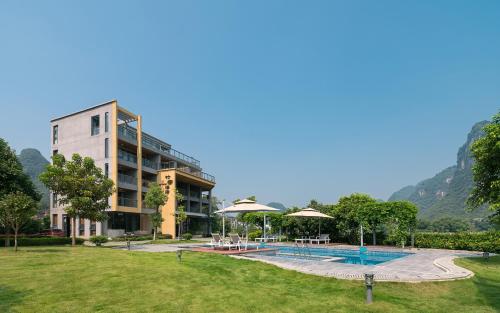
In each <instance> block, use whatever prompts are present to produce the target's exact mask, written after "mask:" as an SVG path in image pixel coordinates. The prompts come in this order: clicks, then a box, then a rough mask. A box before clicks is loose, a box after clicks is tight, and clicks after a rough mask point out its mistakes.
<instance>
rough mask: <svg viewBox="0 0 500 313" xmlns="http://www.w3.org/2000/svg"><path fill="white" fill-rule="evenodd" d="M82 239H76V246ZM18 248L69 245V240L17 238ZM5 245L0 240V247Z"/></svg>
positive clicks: (57, 238)
mask: <svg viewBox="0 0 500 313" xmlns="http://www.w3.org/2000/svg"><path fill="white" fill-rule="evenodd" d="M83 242H84V240H83V239H82V238H76V244H77V245H81V244H83ZM17 244H18V245H19V246H25V247H26V246H57V245H70V244H71V238H69V237H30V238H27V237H20V238H17ZM4 245H5V238H0V246H2V247H3V246H4ZM10 245H11V246H13V245H14V238H12V237H11V238H10Z"/></svg>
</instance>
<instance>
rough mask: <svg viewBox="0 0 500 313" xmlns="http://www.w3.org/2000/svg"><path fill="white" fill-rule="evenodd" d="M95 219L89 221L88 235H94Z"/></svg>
mask: <svg viewBox="0 0 500 313" xmlns="http://www.w3.org/2000/svg"><path fill="white" fill-rule="evenodd" d="M95 229H96V227H95V221H90V236H95Z"/></svg>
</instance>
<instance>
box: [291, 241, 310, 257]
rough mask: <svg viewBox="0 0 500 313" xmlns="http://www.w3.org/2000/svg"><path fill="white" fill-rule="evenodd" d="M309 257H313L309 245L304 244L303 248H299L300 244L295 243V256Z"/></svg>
mask: <svg viewBox="0 0 500 313" xmlns="http://www.w3.org/2000/svg"><path fill="white" fill-rule="evenodd" d="M308 255H309V257H311V249H309V246H308V245H307V243H303V244H302V245H301V246H299V244H298V243H295V246H294V247H293V256H294V257H296V256H299V257H301V256H304V257H307V256H308Z"/></svg>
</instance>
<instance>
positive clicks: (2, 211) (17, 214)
mask: <svg viewBox="0 0 500 313" xmlns="http://www.w3.org/2000/svg"><path fill="white" fill-rule="evenodd" d="M36 210H37V203H36V202H35V201H34V200H33V198H32V197H30V196H28V195H26V194H24V193H22V192H20V191H16V192H15V193H11V194H8V195H7V196H5V197H4V198H3V199H2V200H1V201H0V215H2V216H4V218H5V219H6V222H7V225H9V226H10V227H11V228H12V229H13V230H14V250H15V251H17V235H18V233H19V229H20V228H21V227H22V226H23V225H24V224H25V223H26V222H28V221H30V220H31V218H32V217H33V216H34V215H35V214H36Z"/></svg>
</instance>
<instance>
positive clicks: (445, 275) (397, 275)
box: [115, 243, 482, 283]
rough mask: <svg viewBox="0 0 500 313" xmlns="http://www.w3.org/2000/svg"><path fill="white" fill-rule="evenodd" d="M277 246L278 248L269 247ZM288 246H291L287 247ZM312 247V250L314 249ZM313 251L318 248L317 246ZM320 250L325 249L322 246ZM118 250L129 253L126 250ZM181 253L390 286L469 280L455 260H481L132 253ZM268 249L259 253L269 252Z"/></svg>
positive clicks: (442, 255)
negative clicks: (368, 278)
mask: <svg viewBox="0 0 500 313" xmlns="http://www.w3.org/2000/svg"><path fill="white" fill-rule="evenodd" d="M274 245H276V246H278V245H280V244H279V243H278V244H271V245H268V247H269V248H271V249H272V247H270V246H274ZM287 245H291V244H290V243H288V244H287ZM311 247H313V246H311ZM314 247H317V246H316V245H314ZM320 247H325V246H324V245H321V246H320ZM328 247H329V248H335V249H353V250H357V249H359V247H357V246H349V245H330V246H328ZM115 249H126V248H123V247H120V248H115ZM179 249H185V250H192V251H197V252H205V253H218V254H225V255H228V256H230V257H233V258H237V259H244V260H254V261H260V262H264V263H268V264H272V265H275V266H278V267H281V268H284V269H288V270H294V271H298V272H301V273H306V274H312V275H318V276H325V277H335V278H338V279H350V280H363V279H364V274H365V273H368V272H371V273H374V274H375V280H376V281H391V282H413V283H417V282H426V281H448V280H457V279H466V278H470V277H472V276H474V273H473V272H471V271H469V270H467V269H464V268H461V267H459V266H457V265H455V264H454V262H453V260H454V259H455V258H459V257H479V256H481V255H482V253H480V252H471V251H460V250H441V249H417V248H414V249H399V248H392V247H385V246H375V247H371V246H368V251H370V250H371V251H384V252H406V253H411V254H410V255H408V256H405V257H402V258H398V259H394V260H391V261H387V262H384V263H380V264H377V265H359V264H346V263H339V262H323V261H316V260H301V259H294V258H280V257H275V256H268V255H259V254H258V253H255V252H257V251H256V250H249V251H241V252H240V251H238V250H231V251H228V250H225V251H221V250H214V249H210V248H206V247H203V246H202V244H144V245H141V244H139V245H132V247H131V250H133V251H144V252H175V251H177V250H179ZM266 250H268V249H266V248H264V249H259V250H258V251H261V252H263V251H266Z"/></svg>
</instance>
